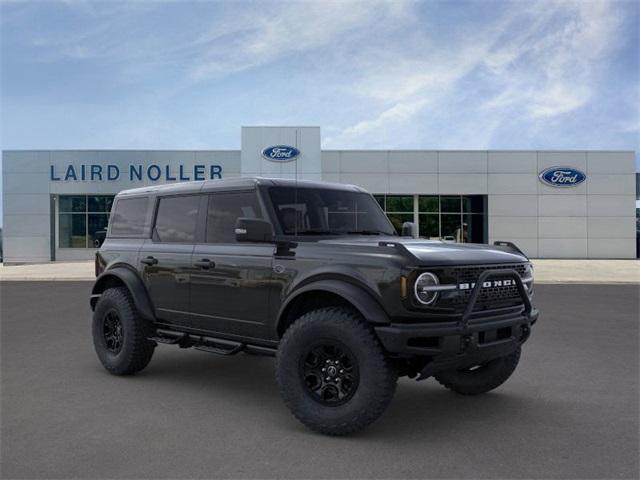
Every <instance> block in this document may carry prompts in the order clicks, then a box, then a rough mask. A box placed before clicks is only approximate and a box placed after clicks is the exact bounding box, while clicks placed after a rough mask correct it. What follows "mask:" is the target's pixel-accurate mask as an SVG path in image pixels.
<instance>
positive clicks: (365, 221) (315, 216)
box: [269, 187, 396, 235]
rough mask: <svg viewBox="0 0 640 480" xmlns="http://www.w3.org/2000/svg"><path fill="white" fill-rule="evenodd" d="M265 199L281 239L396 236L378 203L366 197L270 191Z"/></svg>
mask: <svg viewBox="0 0 640 480" xmlns="http://www.w3.org/2000/svg"><path fill="white" fill-rule="evenodd" d="M269 196H270V197H271V202H272V204H273V208H274V209H275V211H276V216H277V220H278V223H279V224H280V227H281V229H282V232H283V233H284V234H285V235H358V234H359V235H396V231H395V229H394V228H393V225H391V222H389V219H387V216H386V215H385V214H384V212H383V211H382V209H381V208H380V206H379V205H378V202H376V201H375V200H374V198H373V197H372V196H371V195H369V194H367V193H363V192H354V191H348V190H332V189H329V188H307V187H301V188H294V187H271V188H269Z"/></svg>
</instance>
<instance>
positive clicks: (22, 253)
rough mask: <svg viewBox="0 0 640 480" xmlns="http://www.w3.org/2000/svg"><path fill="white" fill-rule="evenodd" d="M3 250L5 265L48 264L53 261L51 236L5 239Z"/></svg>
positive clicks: (3, 240)
mask: <svg viewBox="0 0 640 480" xmlns="http://www.w3.org/2000/svg"><path fill="white" fill-rule="evenodd" d="M2 249H3V253H4V262H5V263H19V262H48V261H49V260H50V259H51V245H50V240H49V236H46V237H36V236H26V237H7V238H3V239H2Z"/></svg>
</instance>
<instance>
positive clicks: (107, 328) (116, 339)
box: [102, 309, 124, 355]
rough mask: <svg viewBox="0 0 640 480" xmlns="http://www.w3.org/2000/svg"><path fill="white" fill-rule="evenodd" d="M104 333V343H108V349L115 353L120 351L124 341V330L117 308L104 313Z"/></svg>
mask: <svg viewBox="0 0 640 480" xmlns="http://www.w3.org/2000/svg"><path fill="white" fill-rule="evenodd" d="M102 335H103V337H104V344H105V345H106V347H107V350H108V351H109V352H111V353H113V354H115V355H117V354H118V353H120V350H122V344H123V342H124V332H123V329H122V322H121V321H120V317H119V316H118V312H117V311H116V310H115V309H111V310H109V311H107V313H106V314H105V315H104V321H103V323H102Z"/></svg>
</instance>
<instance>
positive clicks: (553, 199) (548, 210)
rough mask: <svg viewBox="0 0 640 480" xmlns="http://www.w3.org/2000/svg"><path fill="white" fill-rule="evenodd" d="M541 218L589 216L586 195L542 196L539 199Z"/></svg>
mask: <svg viewBox="0 0 640 480" xmlns="http://www.w3.org/2000/svg"><path fill="white" fill-rule="evenodd" d="M538 215H539V216H541V217H584V216H586V215H587V196H586V195H541V196H539V197H538Z"/></svg>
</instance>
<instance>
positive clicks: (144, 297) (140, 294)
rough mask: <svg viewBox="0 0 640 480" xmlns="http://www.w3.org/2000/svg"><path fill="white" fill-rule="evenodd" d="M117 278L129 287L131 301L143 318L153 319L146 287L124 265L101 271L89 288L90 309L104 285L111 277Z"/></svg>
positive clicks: (135, 274)
mask: <svg viewBox="0 0 640 480" xmlns="http://www.w3.org/2000/svg"><path fill="white" fill-rule="evenodd" d="M114 278H116V279H118V280H119V281H120V282H122V283H124V284H125V286H126V287H127V288H128V289H129V292H130V293H131V296H132V297H133V303H134V304H135V306H136V309H137V310H138V312H139V313H140V315H141V316H142V317H143V318H144V319H145V320H151V321H154V320H155V314H154V310H153V306H152V305H151V300H150V299H149V295H148V294H147V289H146V288H145V286H144V282H143V281H142V279H141V278H140V276H139V275H138V274H137V273H136V272H134V271H133V270H131V269H130V268H128V267H125V266H115V267H112V268H110V269H109V270H106V271H105V272H103V273H102V274H101V275H100V276H99V277H98V278H97V279H96V282H95V283H94V285H93V288H92V289H91V310H93V309H94V308H95V305H96V303H97V301H98V298H100V295H101V294H102V292H103V291H104V290H105V285H107V284H108V283H109V280H111V279H114Z"/></svg>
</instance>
